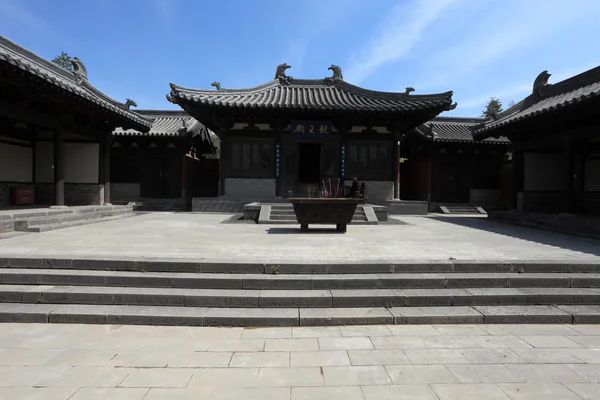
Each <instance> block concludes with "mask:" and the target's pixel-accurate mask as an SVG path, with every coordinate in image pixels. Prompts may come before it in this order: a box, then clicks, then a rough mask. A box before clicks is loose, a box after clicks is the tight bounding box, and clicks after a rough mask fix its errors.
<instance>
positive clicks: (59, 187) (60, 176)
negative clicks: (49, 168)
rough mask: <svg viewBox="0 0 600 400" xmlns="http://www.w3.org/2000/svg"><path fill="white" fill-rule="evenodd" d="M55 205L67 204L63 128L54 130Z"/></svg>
mask: <svg viewBox="0 0 600 400" xmlns="http://www.w3.org/2000/svg"><path fill="white" fill-rule="evenodd" d="M54 205H55V206H64V205H65V138H64V132H62V131H61V130H55V131H54Z"/></svg>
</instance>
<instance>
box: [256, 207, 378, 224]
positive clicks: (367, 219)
mask: <svg viewBox="0 0 600 400" xmlns="http://www.w3.org/2000/svg"><path fill="white" fill-rule="evenodd" d="M258 223H259V224H298V220H296V214H295V213H294V207H293V206H292V204H285V203H274V204H272V205H269V204H262V205H261V207H260V215H259V217H258ZM377 223H378V219H377V217H376V215H375V211H374V210H373V207H372V206H369V205H358V206H357V207H356V211H355V212H354V216H353V217H352V222H351V224H362V225H377Z"/></svg>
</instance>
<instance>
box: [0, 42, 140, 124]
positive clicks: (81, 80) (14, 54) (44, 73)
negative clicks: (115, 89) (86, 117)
mask: <svg viewBox="0 0 600 400" xmlns="http://www.w3.org/2000/svg"><path fill="white" fill-rule="evenodd" d="M0 50H4V51H5V52H6V53H5V54H6V56H7V57H8V58H7V59H6V60H7V62H9V63H11V64H13V65H15V66H16V67H17V68H20V69H21V70H26V71H28V72H30V73H31V74H33V75H36V76H37V77H38V78H42V79H44V80H46V81H49V82H51V83H53V84H54V85H57V86H59V87H61V88H62V89H64V90H67V91H70V92H72V93H75V94H76V95H78V96H79V97H83V98H84V99H87V100H88V101H92V102H95V101H94V100H91V99H90V98H87V97H86V96H89V95H91V96H95V97H96V100H97V101H99V102H98V103H99V104H100V105H102V106H104V108H107V109H108V110H111V108H110V107H111V106H112V107H115V108H117V109H119V110H120V111H119V112H118V113H120V114H121V115H122V116H125V117H128V118H129V119H131V120H134V121H136V120H137V121H136V122H138V123H140V125H144V124H145V123H146V122H149V121H148V119H147V118H145V117H142V116H140V115H138V114H137V113H135V112H134V111H133V110H129V109H128V108H126V107H125V104H124V103H121V102H119V101H117V100H115V99H113V98H112V97H110V96H108V95H107V94H106V93H104V92H102V91H101V90H99V89H98V88H96V87H95V86H94V85H93V84H92V83H91V82H89V80H88V79H87V72H84V73H83V75H81V76H78V75H76V74H75V72H72V71H67V70H66V69H64V68H62V67H60V66H58V65H56V64H54V63H53V62H52V61H49V60H47V59H45V58H43V57H41V56H39V55H38V54H36V53H34V52H32V51H31V50H29V49H26V48H25V47H23V46H20V45H18V44H17V43H15V42H13V41H12V40H10V39H8V38H6V37H5V36H2V35H0ZM11 60H12V62H11ZM74 60H76V61H78V62H79V63H81V61H80V60H78V59H77V58H76V57H75V58H74ZM24 63H26V64H28V65H25V66H24V65H23V64H24ZM81 64H83V63H81ZM82 66H83V65H82ZM32 67H33V71H32V70H31V69H32ZM83 68H84V70H85V66H83ZM61 78H62V79H64V80H65V81H66V82H65V81H63V82H62V85H65V86H61V84H58V83H57V81H60V79H61ZM69 85H70V87H69ZM67 87H69V88H67ZM102 101H104V102H106V103H108V107H107V104H102ZM111 111H112V112H115V110H114V109H112V110H111ZM148 126H149V124H148Z"/></svg>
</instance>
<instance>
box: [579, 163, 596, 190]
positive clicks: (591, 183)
mask: <svg viewBox="0 0 600 400" xmlns="http://www.w3.org/2000/svg"><path fill="white" fill-rule="evenodd" d="M584 177H585V182H584V184H583V190H585V191H587V192H600V158H588V159H587V160H586V161H585V172H584Z"/></svg>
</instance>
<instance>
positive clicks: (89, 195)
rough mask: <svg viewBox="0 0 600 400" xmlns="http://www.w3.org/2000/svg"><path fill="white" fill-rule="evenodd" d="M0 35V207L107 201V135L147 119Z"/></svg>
mask: <svg viewBox="0 0 600 400" xmlns="http://www.w3.org/2000/svg"><path fill="white" fill-rule="evenodd" d="M72 62H73V68H74V70H73V71H67V70H65V69H64V68H61V67H59V66H57V65H55V64H53V63H52V62H50V61H48V60H45V59H43V58H41V57H40V56H38V55H36V54H34V53H33V52H31V51H29V50H27V49H25V48H23V47H21V46H19V45H17V44H16V43H14V42H12V41H10V40H8V39H7V38H5V37H2V36H0V208H6V207H9V206H11V205H24V204H26V205H45V206H47V205H54V206H65V205H100V204H107V203H110V202H111V196H110V175H111V174H110V153H111V146H110V139H111V134H112V131H113V130H114V129H115V128H116V127H119V126H121V127H124V128H125V129H136V130H138V131H140V132H147V131H148V130H149V129H150V125H151V121H150V120H148V119H146V118H145V117H142V116H140V115H138V114H136V113H135V112H132V111H130V110H129V103H126V104H123V103H121V102H118V101H116V100H114V99H112V98H110V97H109V96H107V95H106V94H104V93H102V92H101V91H100V90H98V89H97V88H96V87H94V86H93V85H92V84H91V83H90V82H89V81H88V75H87V69H86V67H85V65H84V64H83V63H82V62H81V60H79V59H78V58H74V59H73V61H72Z"/></svg>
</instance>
